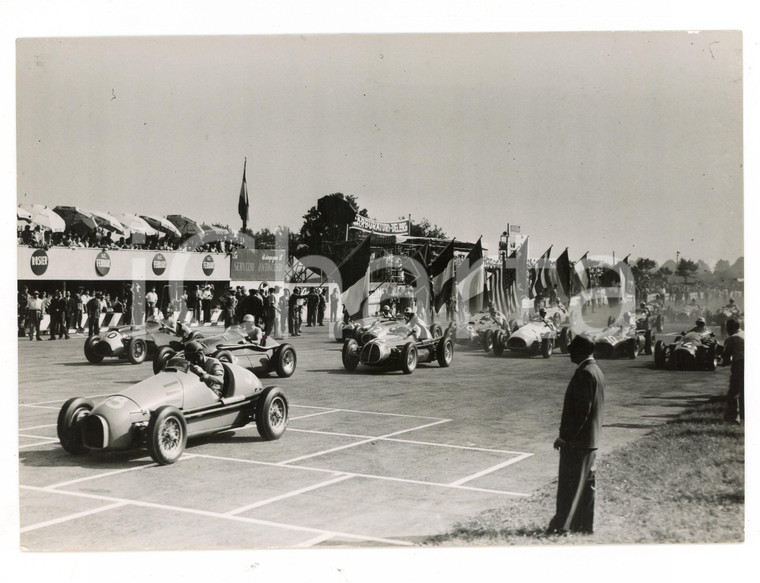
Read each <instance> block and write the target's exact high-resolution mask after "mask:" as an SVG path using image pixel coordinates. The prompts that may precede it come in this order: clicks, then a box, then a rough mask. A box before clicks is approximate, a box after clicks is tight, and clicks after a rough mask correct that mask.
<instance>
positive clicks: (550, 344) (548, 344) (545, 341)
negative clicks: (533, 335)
mask: <svg viewBox="0 0 760 583" xmlns="http://www.w3.org/2000/svg"><path fill="white" fill-rule="evenodd" d="M553 350H554V340H553V339H552V338H542V339H541V356H543V357H544V358H550V357H551V355H552V351H553Z"/></svg>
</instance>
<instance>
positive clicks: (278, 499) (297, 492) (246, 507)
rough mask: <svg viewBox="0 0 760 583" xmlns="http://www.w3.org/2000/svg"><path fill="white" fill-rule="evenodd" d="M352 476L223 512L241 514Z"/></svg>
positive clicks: (320, 483) (326, 481)
mask: <svg viewBox="0 0 760 583" xmlns="http://www.w3.org/2000/svg"><path fill="white" fill-rule="evenodd" d="M352 477H353V476H345V475H343V476H338V477H337V478H333V479H332V480H325V481H324V482H319V483H318V484H312V485H311V486H306V487H304V488H300V489H299V490H293V491H292V492H286V493H285V494H280V495H279V496H273V497H272V498H267V499H266V500H259V501H258V502H254V503H253V504H247V505H245V506H241V507H240V508H236V509H235V510H230V511H229V512H225V514H227V515H230V516H232V515H235V514H242V513H243V512H246V511H248V510H252V509H254V508H258V507H259V506H265V505H267V504H272V503H273V502H279V501H280V500H285V499H286V498H292V497H293V496H298V495H299V494H305V493H306V492H311V491H312V490H317V489H319V488H324V487H325V486H330V485H332V484H337V483H338V482H343V481H345V480H349V479H351V478H352Z"/></svg>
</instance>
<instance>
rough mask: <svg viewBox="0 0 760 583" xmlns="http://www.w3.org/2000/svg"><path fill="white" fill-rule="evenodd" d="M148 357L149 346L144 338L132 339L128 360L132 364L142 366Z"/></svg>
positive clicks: (129, 344) (128, 350)
mask: <svg viewBox="0 0 760 583" xmlns="http://www.w3.org/2000/svg"><path fill="white" fill-rule="evenodd" d="M146 356H148V345H147V344H146V343H145V340H143V339H142V338H132V340H130V341H129V342H128V343H127V358H128V359H129V362H131V363H132V364H141V363H143V362H144V361H145V357H146Z"/></svg>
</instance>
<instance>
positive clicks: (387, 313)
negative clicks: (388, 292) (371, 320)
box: [380, 304, 391, 316]
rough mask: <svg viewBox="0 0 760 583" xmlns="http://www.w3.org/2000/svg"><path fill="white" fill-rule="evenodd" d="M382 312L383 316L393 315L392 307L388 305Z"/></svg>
mask: <svg viewBox="0 0 760 583" xmlns="http://www.w3.org/2000/svg"><path fill="white" fill-rule="evenodd" d="M380 311H381V312H382V313H383V316H390V315H391V307H390V306H389V305H388V304H385V305H384V306H383V307H382V308H381V309H380Z"/></svg>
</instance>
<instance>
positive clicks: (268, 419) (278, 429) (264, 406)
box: [254, 387, 288, 441]
mask: <svg viewBox="0 0 760 583" xmlns="http://www.w3.org/2000/svg"><path fill="white" fill-rule="evenodd" d="M254 417H255V420H256V430H257V431H258V432H259V435H260V436H261V439H263V440H265V441H274V440H275V439H279V438H280V437H282V434H283V433H285V429H286V428H287V426H288V399H287V398H286V397H285V393H283V392H282V389H280V388H279V387H267V388H266V389H264V392H263V393H261V396H259V398H258V400H257V401H256V414H255V416H254Z"/></svg>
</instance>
